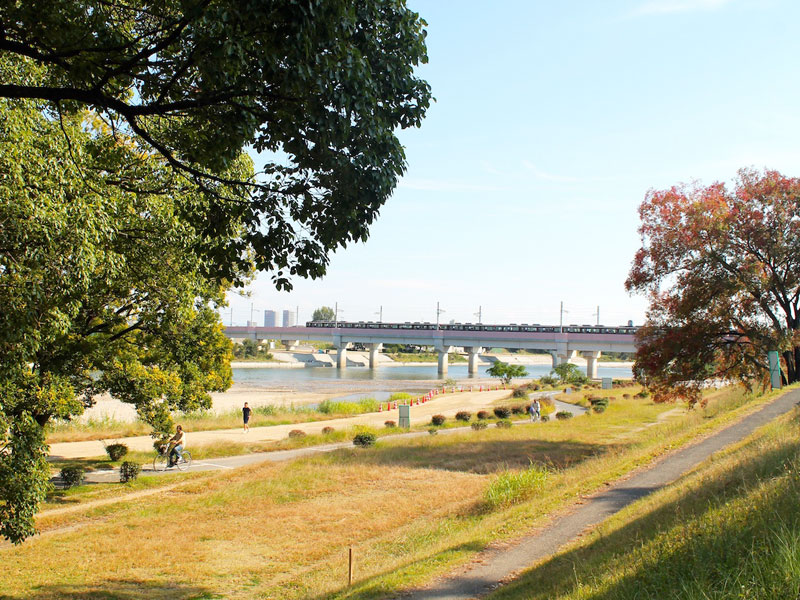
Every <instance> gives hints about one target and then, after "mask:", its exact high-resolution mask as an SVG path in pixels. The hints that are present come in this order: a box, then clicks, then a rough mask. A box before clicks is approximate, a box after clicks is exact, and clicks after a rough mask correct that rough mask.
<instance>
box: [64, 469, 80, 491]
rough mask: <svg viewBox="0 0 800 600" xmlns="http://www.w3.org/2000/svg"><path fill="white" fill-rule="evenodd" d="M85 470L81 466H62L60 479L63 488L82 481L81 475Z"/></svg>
mask: <svg viewBox="0 0 800 600" xmlns="http://www.w3.org/2000/svg"><path fill="white" fill-rule="evenodd" d="M85 474H86V471H84V470H83V467H64V468H63V469H61V481H62V482H63V484H64V487H65V488H71V487H73V486H76V485H80V484H81V483H83V477H84V475H85Z"/></svg>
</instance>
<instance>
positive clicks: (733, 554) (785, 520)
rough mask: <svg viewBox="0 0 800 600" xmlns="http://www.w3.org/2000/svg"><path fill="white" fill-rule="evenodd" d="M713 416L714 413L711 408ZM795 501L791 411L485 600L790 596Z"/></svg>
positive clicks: (795, 433)
mask: <svg viewBox="0 0 800 600" xmlns="http://www.w3.org/2000/svg"><path fill="white" fill-rule="evenodd" d="M713 413H714V414H719V413H718V412H716V407H715V410H714V411H713ZM711 418H713V417H711ZM798 498H800V413H799V412H798V411H795V412H794V413H793V414H791V415H787V416H785V417H783V418H781V419H780V420H779V421H778V422H775V423H771V424H769V425H767V426H765V427H764V428H762V429H761V430H759V431H757V432H756V433H755V434H754V435H752V436H751V437H750V438H748V439H747V440H746V441H745V442H743V443H742V444H739V445H737V446H736V447H733V448H729V449H727V450H725V451H722V452H719V453H716V454H715V455H714V456H713V458H712V459H709V460H707V461H706V462H705V463H704V464H703V465H702V466H701V467H700V468H698V469H697V470H696V471H695V472H694V473H692V474H691V475H688V476H685V477H683V478H682V479H681V480H680V481H678V482H677V483H676V484H673V485H672V486H669V487H668V488H666V489H664V490H661V491H659V492H657V493H655V494H653V495H651V496H649V497H648V498H646V499H644V500H642V501H640V502H637V503H635V504H634V505H632V506H630V507H628V508H627V509H625V510H624V511H622V512H621V513H620V514H618V515H617V516H615V517H613V518H612V519H610V520H609V521H607V522H606V523H604V524H602V525H601V526H600V527H599V528H598V529H597V530H596V531H595V532H593V533H592V534H591V535H590V536H588V539H584V540H583V541H582V542H581V543H578V544H574V545H573V546H572V547H571V548H569V549H567V550H566V551H563V552H561V553H560V554H558V555H557V556H555V557H553V558H551V559H549V560H547V561H546V562H544V563H542V564H540V565H538V566H537V567H535V568H534V569H532V570H529V571H528V572H526V573H525V574H523V575H522V576H521V577H520V578H519V579H518V580H516V581H515V582H513V583H512V584H511V585H509V586H507V587H506V588H504V589H501V590H500V591H498V592H497V593H495V594H493V595H491V596H490V598H492V599H495V600H499V599H504V600H521V599H523V598H524V599H530V600H533V599H545V598H547V599H550V598H553V599H559V600H568V599H584V598H603V599H605V598H609V599H610V598H614V599H615V600H634V599H638V598H675V599H685V600H700V599H703V600H716V599H720V600H722V599H727V598H743V599H750V598H752V599H762V598H763V599H770V600H771V599H776V600H782V599H785V600H796V599H797V598H798V593H800V511H798Z"/></svg>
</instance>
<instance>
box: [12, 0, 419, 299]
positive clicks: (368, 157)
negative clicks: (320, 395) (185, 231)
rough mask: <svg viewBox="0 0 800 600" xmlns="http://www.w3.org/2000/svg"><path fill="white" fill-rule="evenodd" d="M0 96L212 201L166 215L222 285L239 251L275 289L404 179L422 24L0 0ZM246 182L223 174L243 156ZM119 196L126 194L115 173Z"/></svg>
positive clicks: (194, 0)
mask: <svg viewBox="0 0 800 600" xmlns="http://www.w3.org/2000/svg"><path fill="white" fill-rule="evenodd" d="M0 24H2V27H1V28H0V58H4V59H6V61H10V60H14V61H15V62H17V63H19V62H24V63H25V64H27V65H30V66H31V68H35V69H39V71H40V72H41V74H42V76H41V77H40V78H38V79H36V80H31V79H29V78H27V77H26V76H25V73H20V72H15V71H13V70H11V71H9V70H4V71H3V72H0V97H5V98H28V99H39V100H44V101H46V102H47V103H48V106H49V107H50V108H52V109H53V110H56V111H58V112H60V113H62V114H65V115H69V114H75V113H78V112H80V111H82V110H85V109H86V108H91V109H92V110H95V111H97V112H98V113H99V114H100V115H102V117H103V119H104V120H105V121H106V123H107V124H108V125H109V127H111V128H112V129H113V130H114V131H115V132H121V133H126V134H128V135H129V136H131V137H133V138H135V139H137V141H138V142H139V143H141V144H142V145H143V146H146V147H147V148H148V151H150V152H156V153H158V154H159V155H160V156H161V157H162V158H163V160H164V161H165V164H167V165H168V166H169V168H170V169H172V170H173V171H174V172H175V173H178V174H179V175H180V176H181V177H183V178H185V179H187V180H190V181H192V182H193V183H194V184H196V185H197V186H199V187H200V188H201V189H202V190H203V191H204V192H205V193H206V194H207V195H208V196H209V197H210V198H211V199H212V201H211V202H208V203H206V204H190V205H188V206H182V207H181V209H180V211H179V213H178V214H179V216H180V218H181V219H182V220H184V221H186V222H188V223H189V224H190V225H191V226H192V227H195V228H199V229H201V230H202V233H203V235H204V236H205V239H206V241H208V240H213V239H214V238H216V236H218V235H220V234H222V235H223V236H225V235H226V234H227V233H228V232H229V231H230V230H231V229H241V231H240V234H241V235H240V238H239V239H238V240H237V241H236V242H235V243H228V244H219V243H208V244H198V247H197V250H202V251H204V256H205V258H206V259H207V263H206V264H205V265H204V267H205V268H207V269H209V270H211V271H213V272H214V273H215V274H216V275H217V276H218V277H219V278H224V279H228V280H231V281H236V282H237V283H240V280H237V278H236V275H237V273H238V271H239V268H240V266H241V261H242V259H243V257H246V255H247V254H248V253H250V254H251V255H252V258H253V259H254V260H255V262H256V266H257V267H258V268H259V269H262V270H265V271H268V272H270V273H272V277H273V280H274V282H275V284H276V285H277V286H278V287H279V288H290V287H291V284H290V281H289V277H290V276H292V275H297V276H302V277H319V276H322V275H323V274H324V272H325V268H326V265H327V263H328V253H329V252H331V251H333V250H335V249H336V248H337V247H340V246H344V245H346V244H347V243H348V242H352V241H358V240H364V239H366V237H367V234H368V226H369V225H370V224H371V223H372V221H373V219H374V218H375V217H376V216H377V214H378V210H379V209H380V207H381V206H382V205H383V203H384V202H385V201H386V200H387V199H388V197H389V196H390V195H391V193H392V191H393V189H394V187H395V185H396V181H397V178H398V176H399V175H400V174H402V173H403V171H404V170H405V157H404V153H403V148H402V146H401V145H400V142H399V141H398V139H397V137H396V136H395V130H396V129H398V128H406V127H412V126H419V124H420V122H421V120H422V118H423V116H424V114H425V111H426V110H427V108H428V106H429V103H430V97H431V96H430V88H429V86H428V84H427V83H426V82H424V81H422V80H420V79H419V78H417V77H415V76H414V72H413V71H414V67H415V66H416V65H418V64H419V63H423V62H427V54H426V48H425V31H424V29H423V27H424V25H425V23H424V21H422V20H421V19H420V18H419V15H417V14H416V13H414V12H412V11H410V10H408V9H407V8H406V6H405V2H404V1H403V0H360V1H359V2H352V1H350V0H259V1H257V2H256V1H242V0H215V1H214V2H211V1H210V0H164V1H162V2H158V3H157V5H153V3H151V2H142V1H139V0H134V1H131V2H107V1H106V0H86V1H84V0H46V1H45V0H26V1H25V2H3V3H2V4H0ZM248 147H250V148H253V149H254V150H256V151H257V152H259V153H261V158H262V159H263V160H264V163H263V164H264V166H263V169H262V170H261V171H260V172H259V173H258V174H257V176H251V174H250V173H235V172H232V171H231V169H232V168H233V167H234V166H235V165H236V164H237V163H238V162H239V161H240V160H241V157H242V154H243V150H244V149H245V148H248ZM120 184H124V185H125V186H126V187H128V186H131V185H133V186H137V187H141V182H140V181H138V180H136V179H135V178H134V179H129V180H126V181H124V182H120Z"/></svg>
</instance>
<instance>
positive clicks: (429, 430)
mask: <svg viewBox="0 0 800 600" xmlns="http://www.w3.org/2000/svg"><path fill="white" fill-rule="evenodd" d="M428 433H430V434H431V435H436V434H437V433H439V430H438V429H436V428H435V427H431V428H430V429H428Z"/></svg>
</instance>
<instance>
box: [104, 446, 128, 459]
mask: <svg viewBox="0 0 800 600" xmlns="http://www.w3.org/2000/svg"><path fill="white" fill-rule="evenodd" d="M127 453H128V447H127V446H126V445H125V444H109V445H108V446H106V454H108V458H110V459H111V460H113V461H115V462H116V461H118V460H119V459H120V458H122V457H123V456H125V455H126V454H127Z"/></svg>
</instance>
